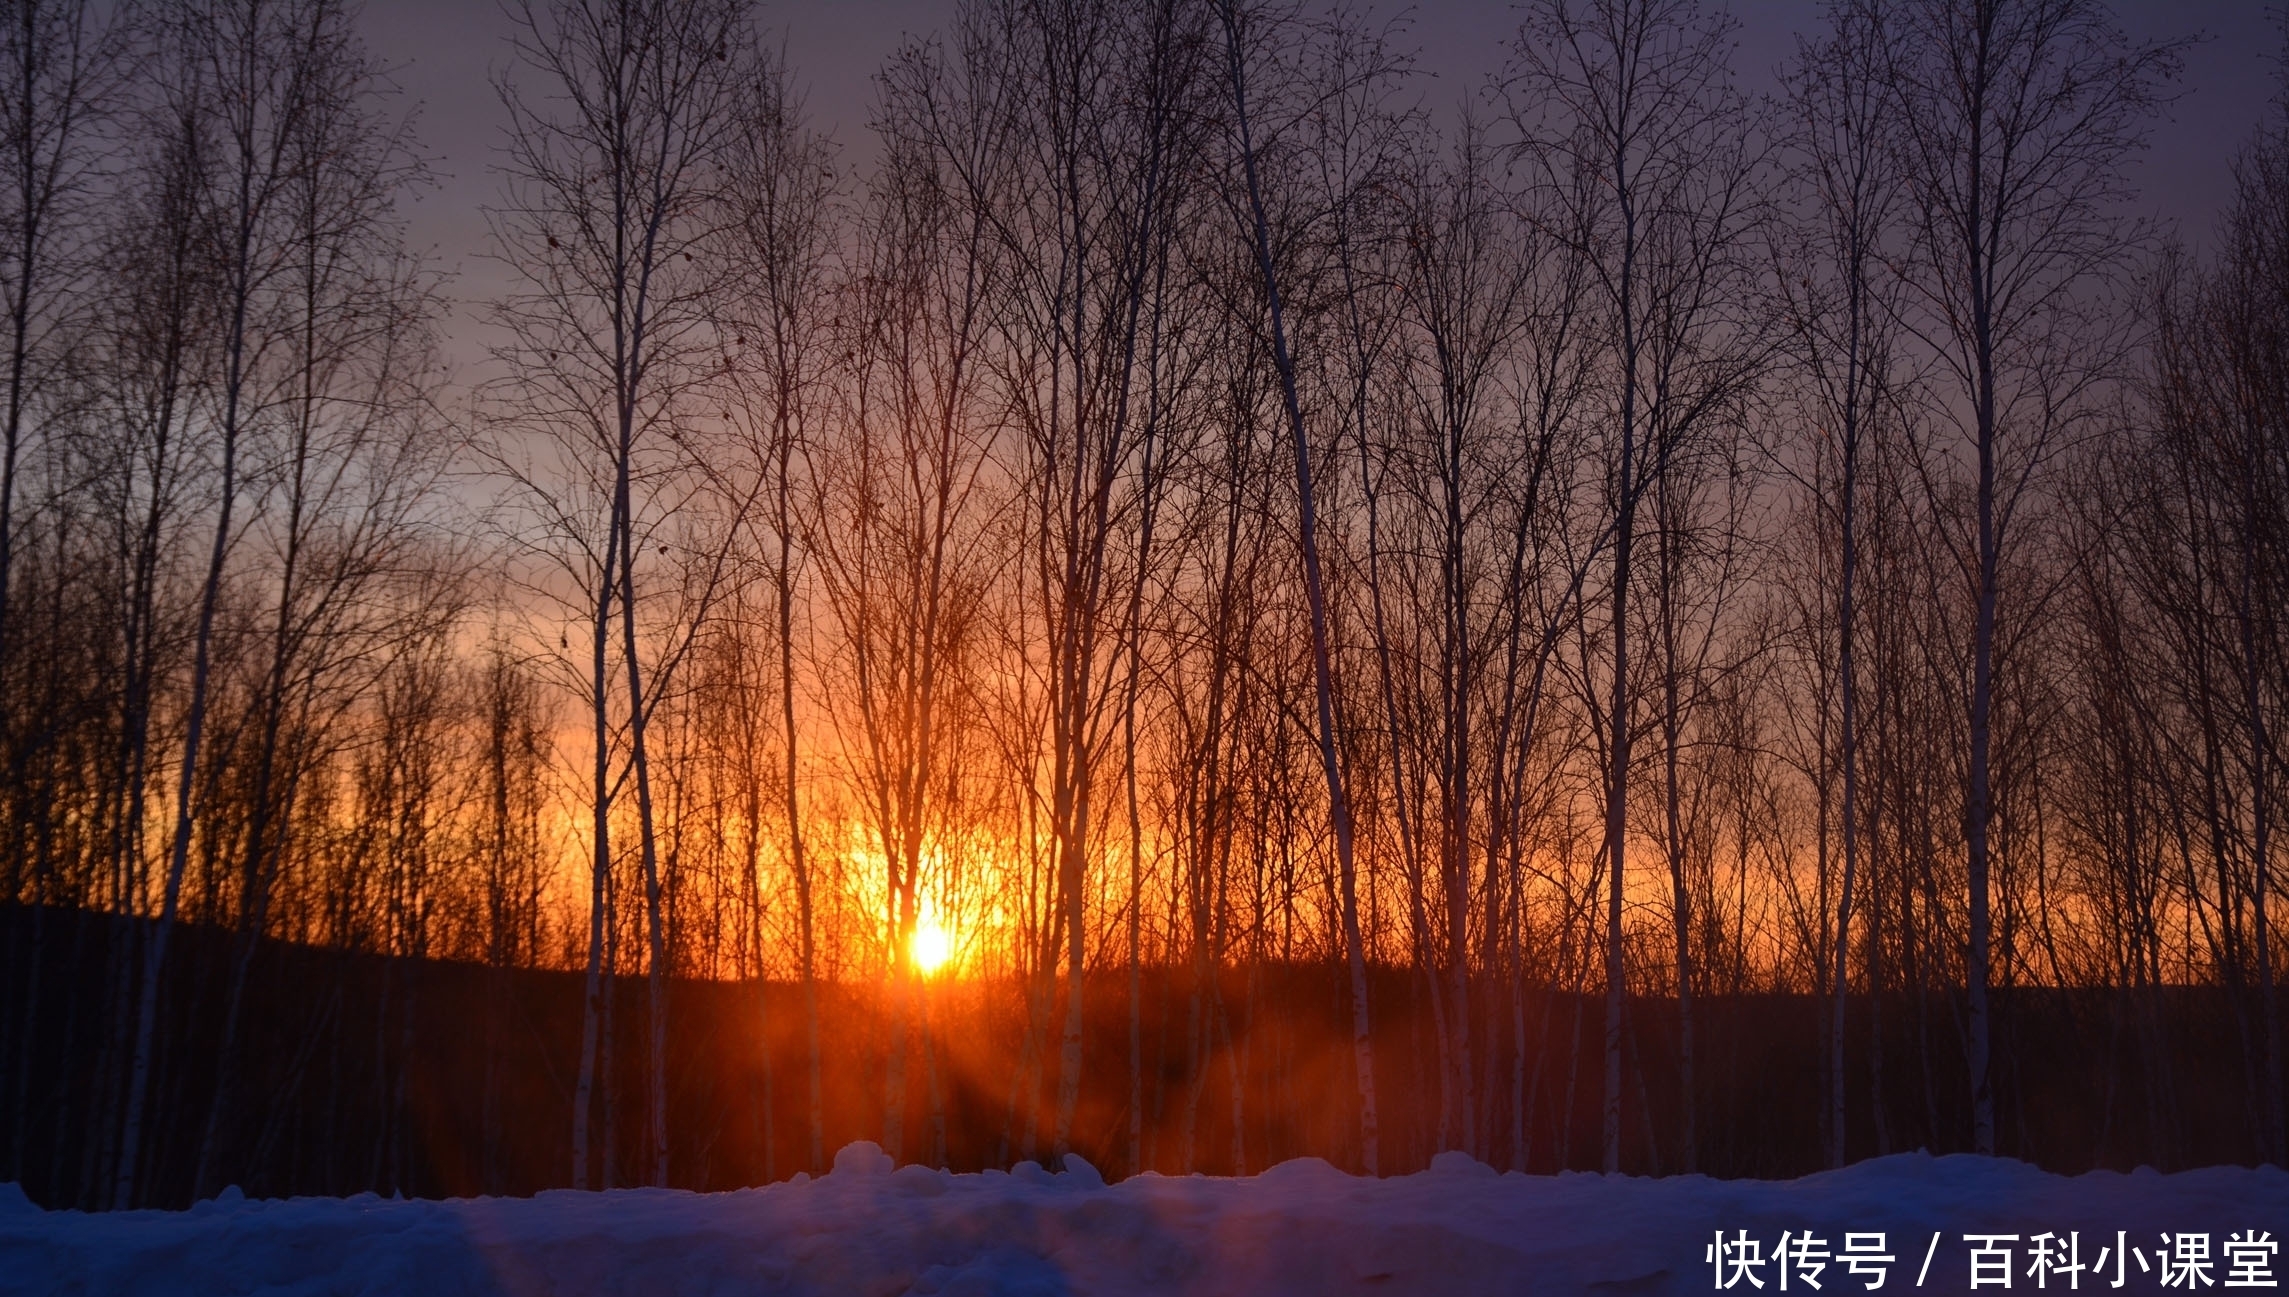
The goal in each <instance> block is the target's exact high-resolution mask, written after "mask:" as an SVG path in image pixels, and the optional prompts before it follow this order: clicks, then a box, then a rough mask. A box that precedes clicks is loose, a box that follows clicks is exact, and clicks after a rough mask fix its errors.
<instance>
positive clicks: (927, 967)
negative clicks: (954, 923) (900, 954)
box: [912, 911, 954, 977]
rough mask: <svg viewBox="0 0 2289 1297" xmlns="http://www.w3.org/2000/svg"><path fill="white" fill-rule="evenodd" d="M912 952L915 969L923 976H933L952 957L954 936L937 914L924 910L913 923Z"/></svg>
mask: <svg viewBox="0 0 2289 1297" xmlns="http://www.w3.org/2000/svg"><path fill="white" fill-rule="evenodd" d="M912 954H913V957H914V968H915V970H916V971H917V972H919V973H921V974H922V976H924V977H930V976H933V975H935V974H936V973H937V971H938V970H939V969H941V968H944V967H945V966H946V964H947V962H948V961H949V960H951V959H953V957H954V936H953V934H952V933H950V932H948V931H946V929H945V926H944V925H943V924H941V923H939V922H938V919H937V916H935V915H933V914H930V913H929V912H927V911H925V912H924V913H923V914H922V917H921V918H919V919H917V920H916V921H915V923H914V942H913V949H912Z"/></svg>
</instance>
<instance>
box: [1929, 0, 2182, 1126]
mask: <svg viewBox="0 0 2289 1297" xmlns="http://www.w3.org/2000/svg"><path fill="white" fill-rule="evenodd" d="M1895 16H1896V21H1895V22H1893V23H1892V24H1891V26H1890V32H1889V40H1888V42H1887V51H1888V52H1887V55H1886V65H1885V75H1886V78H1887V80H1888V81H1889V83H1890V85H1891V89H1892V94H1893V96H1894V106H1893V109H1892V112H1893V118H1894V120H1895V121H1896V122H1897V124H1898V131H1897V136H1896V140H1897V143H1898V146H1899V153H1898V156H1897V161H1896V163H1895V164H1894V165H1896V166H1898V167H1899V168H1900V175H1899V179H1900V183H1901V185H1902V187H1903V190H1904V193H1905V202H1906V205H1907V206H1906V212H1907V216H1908V218H1909V221H1910V225H1911V229H1910V237H1909V240H1908V247H1907V248H1906V250H1905V251H1904V252H1903V253H1902V254H1901V257H1900V265H1899V272H1900V275H1901V281H1902V283H1903V285H1904V289H1905V291H1904V293H1903V298H1902V302H1903V308H1904V309H1903V312H1902V317H1901V318H1902V321H1903V324H1904V327H1905V328H1906V329H1907V330H1908V331H1909V332H1910V333H1911V334H1912V335H1913V336H1914V337H1915V339H1916V340H1917V341H1918V342H1919V343H1920V344H1921V345H1922V347H1923V348H1924V349H1925V351H1926V353H1927V354H1928V356H1929V358H1930V361H1931V363H1932V364H1933V366H1934V367H1935V369H1936V378H1937V379H1938V380H1939V381H1938V382H1937V383H1936V384H1935V401H1934V410H1933V415H1934V417H1935V418H1936V419H1939V420H1942V421H1944V422H1945V423H1946V424H1947V425H1949V426H1952V427H1954V428H1955V429H1957V430H1958V431H1959V433H1960V434H1961V439H1962V442H1963V443H1965V445H1964V449H1966V450H1968V452H1969V453H1970V455H1971V457H1972V459H1973V463H1972V464H1971V465H1969V466H1967V471H1968V472H1969V474H1970V477H1971V482H1970V489H1971V493H1972V498H1971V511H1972V517H1971V518H1970V519H1969V527H1968V530H1969V532H1970V534H1969V535H1968V536H1956V537H1953V538H1951V540H1950V541H1949V543H1950V546H1951V549H1952V557H1953V560H1954V562H1955V564H1956V565H1957V567H1958V568H1959V570H1960V571H1961V573H1962V575H1963V581H1964V586H1965V589H1964V594H1965V595H1966V596H1967V602H1968V603H1969V605H1970V607H1969V609H1968V614H1969V620H1970V621H1971V645H1970V667H1971V682H1970V692H1969V697H1968V698H1967V699H1966V700H1965V701H1966V713H1967V716H1968V726H1969V756H1968V770H1967V772H1966V776H1965V788H1964V802H1963V833H1964V847H1965V852H1966V859H1967V870H1968V880H1969V890H1970V896H1969V906H1970V909H1969V916H1968V932H1967V934H1966V939H1967V954H1966V978H1967V996H1968V1007H1969V1021H1968V1032H1969V1039H1970V1044H1969V1050H1968V1053H1969V1066H1970V1087H1971V1108H1972V1112H1971V1141H1972V1146H1973V1148H1974V1149H1976V1150H1977V1151H1978V1152H1981V1153H1992V1152H1994V1151H1995V1095H1994V1080H1993V1075H1992V1067H1991V1062H1992V1057H1993V1026H1992V1016H1993V1015H1992V1010H1991V1007H1990V1004H1989V994H1988V987H1989V982H1990V979H1991V976H1992V968H1991V959H1990V944H1991V941H1992V932H1993V917H1992V909H1991V907H1992V901H1991V881H1990V880H1991V870H1992V858H1993V854H1994V847H1993V842H1992V829H1993V826H1994V823H1995V800H1996V789H1995V785H1994V770H1993V764H1994V757H1993V754H1994V744H1995V737H1994V728H1995V715H1996V706H1995V682H1996V643H1997V633H1996V625H1997V619H1998V617H1999V616H2000V615H2001V614H2000V611H1999V610H2000V609H2001V607H2002V605H2003V604H2004V600H2003V598H2002V594H2003V586H2004V581H2005V577H2006V555H2007V554H2009V553H2010V552H2011V551H2012V549H2013V547H2014V544H2015V542H2016V537H2015V536H2014V526H2015V525H2024V526H2029V527H2034V526H2040V522H2039V521H2038V518H2037V516H2036V515H2037V512H2038V510H2039V502H2040V500H2041V487H2042V485H2043V473H2044V470H2045V469H2046V468H2047V467H2049V466H2050V465H2051V464H2052V462H2053V461H2054V460H2055V459H2056V458H2057V457H2058V456H2059V455H2060V454H2061V453H2062V452H2063V451H2065V450H2066V449H2067V448H2068V447H2069V446H2070V445H2071V444H2072V443H2073V442H2074V441H2075V440H2076V439H2077V437H2078V435H2079V433H2080V432H2081V431H2083V430H2085V429H2087V428H2088V427H2089V420H2090V418H2091V417H2092V415H2093V412H2094V410H2095V408H2096V406H2095V403H2094V397H2095V396H2096V395H2097V394H2098V391H2099V386H2100V384H2102V383H2103V382H2104V381H2105V380H2107V379H2108V378H2110V377H2113V376H2115V375H2116V374H2117V373H2118V365H2119V362H2120V358H2121V355H2122V351H2121V343H2122V337H2121V335H2120V333H2119V332H2118V331H2117V330H2116V329H2115V326H2114V319H2113V317H2110V316H2109V315H2107V314H2105V313H2104V305H2103V304H2104V296H2103V294H2104V289H2105V288H2106V286H2107V282H2108V281H2109V279H2111V278H2112V277H2114V276H2116V275H2118V274H2119V273H2120V271H2121V270H2122V269H2123V268H2124V266H2125V261H2126V258H2127V257H2128V255H2129V254H2130V253H2131V252H2132V251H2133V250H2134V249H2135V248H2136V247H2137V246H2138V245H2139V243H2140V241H2141V239H2142V238H2143V237H2144V231H2143V229H2142V228H2141V227H2140V226H2139V225H2138V224H2137V223H2136V222H2134V221H2132V220H2129V219H2127V218H2125V217H2123V216H2122V215H2120V209H2119V206H2118V201H2119V200H2120V199H2121V198H2122V197H2124V196H2125V195H2126V193H2127V181H2126V179H2125V168H2126V167H2127V165H2128V163H2129V161H2130V159H2131V157H2132V155H2133V154H2135V153H2136V152H2137V151H2138V149H2139V148H2140V147H2141V146H2142V145H2143V143H2144V140H2145V131H2146V129H2147V125H2148V123H2149V122H2150V121H2151V120H2152V119H2153V117H2154V115H2155V113H2156V112H2157V111H2158V110H2159V108H2160V106H2161V103H2162V102H2163V99H2162V95H2163V89H2164V87H2165V85H2166V84H2167V83H2168V82H2169V80H2170V79H2171V78H2172V77H2174V76H2175V75H2176V72H2177V68H2178V63H2179V53H2180V51H2181V50H2182V49H2183V45H2182V43H2177V42H2159V43H2145V44H2137V43H2133V42H2131V41H2130V40H2128V39H2127V38H2126V37H2124V36H2123V35H2122V33H2121V31H2120V29H2119V28H2118V27H2117V26H2116V25H2115V22H2114V18H2113V15H2112V14H2111V12H2110V11H2109V10H2108V9H2107V8H2106V7H2105V6H2104V5H2103V4H2100V3H2097V2H2096V0H1903V2H1902V3H1901V4H1900V5H1899V6H1898V8H1897V10H1896V15H1895ZM1934 453H1935V455H1941V456H1944V455H1945V452H1944V451H1939V450H1936V449H1935V452H1934ZM1951 467H1952V466H1951V465H1949V464H1948V463H1946V462H1945V461H1944V459H1943V460H1942V462H1939V463H1935V464H1933V465H1932V466H1931V467H1930V468H1929V469H1928V470H1927V471H1928V472H1930V473H1931V475H1932V476H1933V477H1934V479H1935V487H1934V489H1935V490H1936V489H1938V488H1937V486H1936V481H1937V480H1939V479H1940V478H1942V477H1943V476H1944V474H1945V473H1946V472H1947V471H1949V469H1950V468H1951Z"/></svg>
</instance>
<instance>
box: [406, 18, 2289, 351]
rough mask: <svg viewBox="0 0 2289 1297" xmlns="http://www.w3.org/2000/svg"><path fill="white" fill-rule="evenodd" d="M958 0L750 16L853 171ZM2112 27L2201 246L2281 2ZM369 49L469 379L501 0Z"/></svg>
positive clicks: (1443, 22)
mask: <svg viewBox="0 0 2289 1297" xmlns="http://www.w3.org/2000/svg"><path fill="white" fill-rule="evenodd" d="M953 7H954V0H810V2H809V3H800V4H789V3H771V2H770V0H765V3H763V4H762V5H761V9H760V14H761V19H762V23H763V25H764V27H765V28H766V30H767V31H768V32H770V33H772V35H773V37H774V38H777V39H783V40H784V42H785V46H786V51H787V55H788V60H789V63H790V64H791V66H792V67H793V68H794V69H795V76H796V81H797V84H798V86H799V87H800V88H801V90H802V91H803V93H804V96H805V100H806V103H807V105H808V107H809V110H810V113H811V116H812V119H813V121H814V123H815V124H816V125H818V126H819V127H821V128H822V129H824V130H826V131H828V132H830V133H831V134H832V135H833V136H834V137H835V138H836V140H837V141H838V142H839V143H840V144H841V146H842V148H843V151H844V156H845V159H846V161H847V162H848V163H849V164H850V165H853V166H862V165H863V164H864V162H865V161H866V159H867V158H868V156H869V155H870V153H871V149H870V141H869V138H868V133H867V128H866V122H867V115H868V110H869V107H870V105H871V103H872V100H873V95H874V86H873V75H874V71H875V69H876V68H877V67H878V66H880V65H881V63H882V61H883V59H884V58H885V57H886V56H887V55H889V54H890V52H891V51H892V50H894V49H895V48H897V46H898V45H899V44H900V43H901V42H902V41H903V40H904V39H906V38H907V37H908V36H924V35H928V34H929V33H931V32H933V31H935V30H937V28H938V27H939V26H940V24H942V23H943V22H944V21H945V19H946V17H947V16H948V15H949V14H950V13H951V12H952V10H953ZM1718 7H1721V8H1725V9H1729V10H1730V12H1731V13H1732V14H1733V15H1734V16H1735V17H1736V18H1737V19H1739V22H1740V28H1739V48H1738V53H1737V55H1736V59H1735V65H1734V66H1735V70H1736V72H1737V73H1738V74H1739V76H1740V79H1741V81H1742V84H1743V85H1744V86H1745V87H1747V88H1748V89H1750V90H1752V91H1760V92H1761V91H1767V90H1770V89H1772V88H1773V87H1774V86H1775V84H1776V81H1775V75H1774V74H1775V70H1776V69H1777V68H1779V67H1780V65H1781V64H1782V63H1783V62H1784V61H1785V60H1786V59H1787V58H1788V56H1789V54H1790V53H1791V52H1792V51H1793V50H1794V48H1795V40H1796V36H1797V34H1798V33H1806V34H1809V33H1811V32H1814V31H1815V30H1817V28H1818V26H1819V23H1820V0H1734V2H1733V3H1731V4H1729V5H1727V4H1721V3H1720V4H1719V6H1718ZM2116 11H2117V13H2118V14H2119V15H2120V16H2121V19H2122V23H2123V26H2124V28H2125V29H2126V30H2127V31H2128V32H2129V33H2130V34H2131V35H2132V36H2133V37H2136V38H2140V39H2170V38H2179V37H2195V38H2198V41H2197V43H2196V44H2195V45H2194V46H2193V47H2192V48H2191V49H2190V50H2189V51H2188V53H2187V56H2186V60H2185V76H2184V80H2183V82H2182V84H2181V86H2180V91H2181V93H2180V95H2179V97H2178V99H2177V100H2176V102H2175V103H2174V104H2173V105H2172V106H2171V109H2170V112H2169V114H2168V116H2167V117H2166V118H2165V119H2164V120H2162V121H2160V122H2157V123H2156V125H2155V129H2154V133H2153V145H2152V147H2151V149H2150V150H2149V151H2148V153H2147V154H2146V156H2145V157H2143V158H2142V159H2141V160H2140V161H2139V163H2138V166H2137V181H2138V184H2139V186H2140V188H2141V190H2142V191H2143V195H2144V198H2143V202H2144V205H2145V208H2146V213H2147V214H2149V215H2152V216H2154V217H2156V218H2158V219H2159V220H2161V221H2162V222H2164V223H2166V224H2167V225H2169V226H2170V227H2172V228H2174V229H2175V230H2176V231H2177V233H2178V234H2179V235H2180V236H2181V237H2183V238H2184V239H2185V240H2186V241H2187V242H2188V243H2189V244H2191V245H2194V246H2196V247H2197V248H2198V247H2199V246H2200V244H2201V243H2202V241H2203V239H2204V236H2205V235H2206V234H2207V232H2208V231H2209V229H2210V228H2211V226H2212V225H2213V223H2214V221H2215V218H2216V213H2217V212H2218V210H2219V209H2220V207H2222V205H2223V204H2224V201H2225V199H2226V196H2227V194H2228V193H2229V191H2230V185H2231V179H2230V172H2229V166H2230V163H2231V161H2232V158H2233V155H2234V153H2235V151H2236V150H2237V149H2238V148H2239V147H2240V146H2241V144H2242V143H2243V141H2245V140H2246V139H2247V138H2248V137H2249V135H2250V133H2251V131H2252V130H2253V129H2254V128H2255V127H2256V125H2257V124H2258V123H2259V122H2260V121H2261V120H2262V119H2263V118H2264V116H2265V114H2266V113H2267V112H2269V111H2271V101H2272V100H2273V98H2274V96H2275V93H2276V89H2277V86H2278V81H2277V76H2276V72H2277V61H2278V55H2279V53H2280V51H2281V48H2282V39H2281V30H2280V25H2279V7H2278V6H2277V5H2273V4H2268V3H2265V2H2264V0H2123V2H2122V3H2119V4H2118V5H2117V6H2116ZM1368 12H1369V13H1370V14H1371V15H1373V16H1376V17H1383V16H1386V15H1393V14H1397V15H1400V16H1402V17H1403V18H1404V20H1405V23H1406V34H1405V36H1404V37H1403V38H1402V40H1403V41H1405V42H1410V43H1411V44H1412V45H1413V46H1414V47H1415V51H1416V67H1417V70H1418V72H1419V73H1420V74H1421V75H1420V77H1419V82H1420V89H1421V92H1422V93H1423V95H1424V96H1425V99H1426V101H1427V102H1429V103H1431V104H1433V105H1434V106H1436V105H1440V104H1442V103H1453V102H1456V101H1458V100H1459V99H1460V97H1461V96H1463V95H1465V94H1469V93H1472V92H1475V91H1477V90H1478V89H1480V88H1482V87H1483V86H1484V85H1485V84H1486V82H1487V80H1488V78H1489V77H1490V76H1493V75H1496V74H1498V73H1499V72H1500V71H1501V70H1502V67H1503V65H1504V64H1505V62H1507V60H1508V59H1509V54H1510V44H1511V42H1512V41H1513V40H1514V39H1515V36H1516V33H1517V28H1518V20H1519V13H1518V7H1517V6H1516V5H1514V4H1509V3H1500V2H1496V3H1464V2H1462V0H1426V3H1422V4H1419V5H1416V6H1414V7H1412V8H1405V9H1402V8H1398V7H1395V6H1391V5H1380V6H1376V7H1374V8H1371V9H1370V10H1369V11H1368ZM366 27H367V30H368V33H369V39H370V40H371V41H372V44H373V48H374V52H375V53H376V54H377V55H378V56H379V57H380V58H381V59H382V60H383V61H384V62H385V63H386V64H387V65H389V66H390V67H391V68H392V69H393V70H394V79H395V81H396V83H397V85H398V87H399V89H400V90H401V92H402V94H403V96H404V101H405V105H406V106H407V107H409V108H411V109H412V110H413V111H414V112H415V113H416V114H417V119H416V121H417V130H418V133H419V136H420V138H421V141H422V145H423V148H424V149H425V151H426V152H427V154H428V156H429V158H430V160H431V163H432V167H433V171H434V177H435V181H436V183H435V186H434V188H432V189H430V190H428V191H426V192H424V193H422V194H421V195H420V196H419V197H418V199H417V201H415V202H414V203H413V204H411V205H410V206H409V207H408V208H407V210H406V213H405V214H406V217H407V220H408V224H409V233H410V236H411V241H412V244H413V246H414V247H415V248H416V249H419V250H423V251H426V252H427V253H429V254H430V255H431V256H432V257H433V259H434V264H435V265H436V266H437V267H438V268H439V269H441V270H443V271H445V272H446V273H448V274H449V275H451V276H452V279H451V282H450V286H449V293H450V295H451V298H452V300H453V310H452V312H451V315H450V316H449V317H448V318H447V319H446V320H445V321H444V322H443V324H444V332H445V344H446V354H447V356H448V358H449V360H450V361H451V362H452V363H453V364H454V365H455V367H456V369H457V370H458V371H459V372H460V374H461V376H462V377H463V379H464V381H467V380H470V379H473V378H475V377H476V376H477V373H478V372H479V371H481V369H482V368H483V364H484V354H485V348H486V332H487V331H486V329H485V328H484V326H483V323H482V316H483V304H484V303H485V302H486V301H487V300H489V299H491V298H492V297H494V296H496V295H497V294H499V293H500V292H501V291H503V290H504V289H505V288H506V287H507V286H508V284H509V275H508V273H507V271H506V269H505V268H504V267H502V266H501V265H500V264H498V263H497V262H495V261H494V260H493V259H492V258H491V256H490V248H489V240H488V236H487V233H486V229H485V221H484V216H483V208H484V206H485V205H486V204H488V203H490V202H493V201H495V200H496V198H497V197H498V195H499V193H500V182H499V179H498V177H497V175H496V173H495V171H494V166H495V163H496V161H497V158H498V153H499V149H500V146H501V140H502V134H501V132H502V123H503V119H504V114H503V112H502V109H501V104H500V98H499V95H498V94H497V92H496V91H495V89H494V76H495V75H496V74H497V73H499V72H501V71H504V70H506V69H507V66H508V62H509V58H510V49H509V44H508V37H509V33H510V31H511V23H510V21H509V19H508V17H507V16H506V11H505V10H504V9H502V8H501V6H500V5H499V4H498V3H496V0H369V3H368V8H367V10H366Z"/></svg>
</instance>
